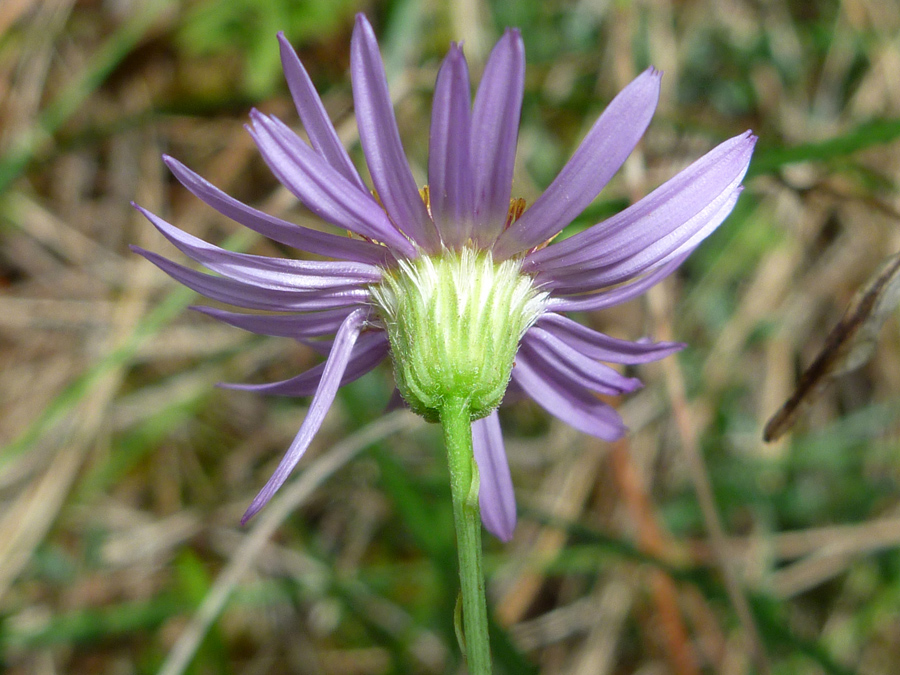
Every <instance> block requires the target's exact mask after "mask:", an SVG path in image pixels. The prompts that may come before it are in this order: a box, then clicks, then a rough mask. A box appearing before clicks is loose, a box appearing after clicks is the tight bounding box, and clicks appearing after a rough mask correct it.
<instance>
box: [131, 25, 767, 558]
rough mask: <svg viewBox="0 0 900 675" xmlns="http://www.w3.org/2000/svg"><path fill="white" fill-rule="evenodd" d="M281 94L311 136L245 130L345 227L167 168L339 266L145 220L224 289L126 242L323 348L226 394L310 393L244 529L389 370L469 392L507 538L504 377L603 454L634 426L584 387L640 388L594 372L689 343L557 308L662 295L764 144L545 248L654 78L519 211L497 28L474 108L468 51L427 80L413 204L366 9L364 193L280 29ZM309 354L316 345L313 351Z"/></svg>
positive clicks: (305, 195) (515, 83) (243, 316)
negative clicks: (358, 393) (361, 386)
mask: <svg viewBox="0 0 900 675" xmlns="http://www.w3.org/2000/svg"><path fill="white" fill-rule="evenodd" d="M279 39H280V43H281V57H282V62H283V65H284V71H285V75H286V78H287V82H288V86H289V88H290V91H291V94H292V96H293V99H294V102H295V104H296V106H297V110H298V112H299V115H300V119H301V121H302V123H303V126H304V128H305V129H306V133H307V135H308V137H309V143H307V142H306V141H304V140H303V139H301V138H300V137H299V136H298V135H296V134H295V133H294V132H293V131H292V130H291V129H290V128H288V127H287V126H286V125H285V124H283V123H282V122H281V121H279V120H278V119H276V118H275V117H272V116H267V115H264V114H262V113H260V112H257V111H253V112H252V114H251V119H252V126H251V127H249V131H250V134H251V135H252V136H253V139H254V140H255V141H256V144H257V146H258V147H259V151H260V153H261V154H262V157H263V159H264V160H265V161H266V163H267V164H268V165H269V167H270V168H271V170H272V172H273V173H274V174H275V176H276V177H277V178H278V179H279V180H280V181H281V182H282V183H283V184H284V185H285V186H286V187H287V188H288V189H289V190H290V191H291V192H292V193H293V194H294V195H295V196H296V197H297V199H299V200H300V202H302V203H303V204H304V205H305V206H306V207H307V208H308V209H309V210H310V211H312V212H314V213H315V214H317V215H318V216H319V217H321V218H322V219H323V220H325V221H327V222H329V223H331V224H333V225H335V226H337V227H338V228H341V229H344V230H349V231H350V232H352V233H355V234H356V235H359V236H358V237H345V236H340V235H337V234H331V233H323V232H319V231H315V230H311V229H307V228H304V227H301V226H298V225H295V224H292V223H289V222H287V221H284V220H281V219H279V218H275V217H273V216H270V215H267V214H265V213H263V212H261V211H258V210H256V209H254V208H251V207H250V206H247V205H246V204H242V203H240V202H238V201H237V200H235V199H233V198H232V197H229V196H228V195H226V194H225V193H223V192H222V191H221V190H219V189H218V188H216V187H214V186H213V185H211V184H210V183H208V182H207V181H205V180H204V179H203V178H201V177H200V176H198V175H197V174H195V173H194V172H192V171H191V170H190V169H188V168H187V167H185V166H184V165H182V164H181V163H179V162H178V161H177V160H175V159H172V158H170V157H166V158H165V162H166V164H167V165H168V166H169V168H170V169H171V170H172V172H173V173H174V175H175V177H176V178H177V179H178V180H179V181H180V182H181V183H182V184H183V185H184V186H185V187H186V188H187V189H188V190H190V191H191V192H192V193H193V194H194V195H196V196H197V197H199V198H200V199H201V200H203V201H204V202H206V203H207V204H209V205H210V206H212V207H213V208H214V209H216V210H218V211H219V212H221V213H223V214H224V215H226V216H228V217H229V218H231V219H233V220H235V221H237V222H238V223H240V224H242V225H244V226H246V227H248V228H250V229H252V230H255V231H257V232H259V233H261V234H263V235H265V236H266V237H269V238H271V239H273V240H275V241H278V242H280V243H282V244H285V245H287V246H291V247H293V248H296V249H299V250H301V251H306V252H308V253H313V254H316V255H319V256H324V257H327V258H331V259H333V260H329V261H302V260H294V259H282V258H271V257H265V256H257V255H248V254H242V253H234V252H231V251H226V250H224V249H221V248H219V247H216V246H214V245H212V244H209V243H207V242H204V241H202V240H200V239H197V238H196V237H193V236H191V235H190V234H187V233H186V232H183V231H181V230H179V229H178V228H176V227H174V226H173V225H170V224H169V223H167V222H165V221H164V220H162V219H161V218H159V217H157V216H155V215H154V214H152V213H149V212H148V211H146V210H144V209H141V208H140V207H137V208H139V209H140V210H141V212H142V213H143V214H144V215H145V216H146V217H147V218H148V219H149V220H150V222H151V223H153V224H154V225H155V226H156V227H157V228H158V229H159V230H160V232H162V234H163V235H164V236H165V237H166V238H167V239H169V241H171V242H172V243H173V244H174V245H175V246H176V247H177V248H179V249H180V250H181V251H182V252H183V253H185V254H186V255H187V256H188V257H190V258H192V259H193V260H195V261H197V262H199V263H201V264H202V265H203V266H205V267H206V268H208V269H209V270H211V271H213V272H216V273H218V275H220V276H214V275H209V274H205V273H201V272H197V271H194V270H191V269H189V268H186V267H183V266H181V265H179V264H177V263H174V262H171V261H169V260H167V259H165V258H163V257H161V256H159V255H157V254H154V253H151V252H148V251H144V250H141V249H136V250H137V251H138V252H139V253H141V254H142V255H144V256H145V257H146V258H147V259H148V260H150V261H151V262H153V263H154V264H156V265H157V266H158V267H160V268H161V269H162V270H163V271H165V272H166V273H167V274H169V275H170V276H172V277H173V278H175V279H176V280H178V281H180V282H181V283H183V284H185V285H186V286H189V287H190V288H192V289H194V290H196V291H198V292H199V293H201V294H203V295H205V296H207V297H209V298H212V299H214V300H219V301H223V302H226V303H229V304H231V305H235V306H237V307H241V308H245V309H251V310H264V311H267V312H269V313H267V314H250V313H240V312H230V311H224V310H219V309H212V308H202V307H201V308H198V309H199V310H200V311H202V312H204V313H206V314H208V315H209V316H212V317H213V318H215V319H218V320H220V321H224V322H226V323H229V324H231V325H234V326H237V327H240V328H243V329H246V330H249V331H252V332H255V333H260V334H264V335H275V336H285V337H292V338H295V339H306V338H324V344H326V345H327V346H328V356H327V359H326V360H325V362H324V363H322V364H320V365H318V366H316V367H314V368H311V369H310V370H308V371H306V372H304V373H302V374H300V375H297V376H296V377H293V378H290V379H288V380H284V381H281V382H274V383H270V384H262V385H228V386H231V387H233V388H237V389H245V390H251V391H257V392H263V393H270V394H280V395H287V396H310V395H311V396H312V403H311V404H310V407H309V412H308V413H307V416H306V418H305V419H304V420H303V423H302V425H301V427H300V431H299V432H298V434H297V436H296V438H295V439H294V441H293V443H292V444H291V446H290V448H289V449H288V451H287V453H286V454H285V456H284V459H283V460H282V461H281V463H280V465H279V466H278V468H277V470H276V471H275V473H274V475H273V476H272V477H271V478H270V479H269V482H268V483H267V484H266V485H265V487H264V488H263V489H262V491H260V493H259V494H258V495H257V497H256V498H255V499H254V500H253V503H252V504H251V505H250V508H249V509H248V511H247V513H246V515H245V516H244V519H245V520H246V519H248V518H250V517H252V516H253V515H254V514H255V513H256V512H257V511H259V509H261V508H262V507H263V506H264V505H265V504H266V502H268V500H269V499H270V498H271V497H272V495H273V494H274V493H275V492H276V491H277V490H278V488H279V487H280V486H281V485H282V484H283V483H284V481H285V480H286V478H287V477H288V475H289V474H290V472H291V471H292V469H293V468H294V466H296V464H297V462H298V461H299V460H300V457H301V456H302V455H303V453H304V451H305V450H306V448H307V447H308V446H309V444H310V442H311V441H312V438H313V436H314V435H315V433H316V432H317V431H318V429H319V427H320V426H321V424H322V421H323V419H324V417H325V414H326V413H327V411H328V408H329V407H330V405H331V403H332V401H333V400H334V397H335V394H336V392H337V390H338V388H339V387H340V386H341V385H342V384H345V383H347V382H350V381H352V380H355V379H356V378H358V377H361V376H362V375H364V374H365V373H367V372H369V371H370V370H372V369H373V368H374V367H375V366H376V365H378V364H379V363H380V362H381V361H383V360H384V359H385V358H387V357H388V356H389V355H391V356H392V358H393V361H394V372H395V374H396V377H397V381H398V386H399V388H400V391H401V393H402V394H403V396H404V398H405V399H406V400H407V402H408V403H409V404H410V406H411V407H412V408H413V409H414V410H416V411H417V412H419V413H420V414H423V415H424V416H426V417H427V418H432V419H433V418H435V417H436V414H437V412H436V411H438V410H439V407H440V402H441V400H442V397H443V396H446V395H448V393H447V392H451V393H452V392H459V391H463V392H467V394H466V395H467V396H470V397H471V405H470V410H471V412H472V419H473V423H472V434H473V443H474V454H475V460H476V462H477V464H478V468H479V474H480V492H479V501H480V504H481V510H482V518H483V521H484V524H485V526H486V527H487V529H488V530H490V531H491V532H492V533H494V534H495V535H496V536H498V537H499V538H501V539H504V540H506V539H508V538H509V537H511V536H512V532H513V529H514V527H515V522H516V509H515V499H514V496H513V489H512V482H511V479H510V473H509V467H508V464H507V461H506V455H505V451H504V448H503V439H502V436H501V433H500V426H499V421H498V417H497V411H496V407H497V405H499V403H500V400H501V399H502V397H503V394H504V392H505V391H506V388H507V386H508V384H509V383H510V379H511V381H512V382H513V383H515V385H517V387H518V388H519V389H520V390H521V391H523V392H524V393H525V394H527V395H528V396H530V397H531V398H533V399H534V400H535V401H536V402H537V403H538V404H539V405H540V406H542V407H544V408H545V409H546V410H547V411H548V412H549V413H551V414H552V415H555V416H556V417H559V418H560V419H562V420H564V421H566V422H568V423H569V424H571V425H572V426H573V427H575V428H576V429H579V430H581V431H583V432H585V433H587V434H590V435H593V436H596V437H598V438H601V439H605V440H614V439H617V438H619V437H621V436H622V435H623V434H624V433H625V430H626V429H625V426H624V424H623V422H622V420H621V419H620V417H619V415H618V414H617V413H616V412H615V410H614V409H613V408H612V407H610V406H609V405H607V404H606V403H604V402H602V401H600V400H599V399H598V398H597V397H596V396H595V394H598V393H601V394H621V393H625V392H630V391H633V390H635V389H636V388H638V387H639V386H640V382H639V381H638V380H636V379H634V378H629V377H625V376H623V375H621V374H619V373H618V372H617V371H616V370H614V369H613V368H611V367H610V366H608V365H605V364H604V363H601V362H602V361H605V362H609V363H617V364H637V363H645V362H648V361H653V360H656V359H660V358H663V357H664V356H667V355H669V354H672V353H673V352H676V351H678V350H679V349H681V348H682V347H683V345H682V344H680V343H671V342H658V343H653V342H649V341H643V340H642V341H638V342H628V341H623V340H618V339H614V338H612V337H609V336H607V335H604V334H602V333H599V332H596V331H594V330H592V329H589V328H587V327H585V326H582V325H581V324H579V323H577V322H575V321H573V320H572V319H570V318H567V317H566V316H565V313H566V312H571V311H590V310H597V309H602V308H605V307H610V306H613V305H616V304H619V303H622V302H625V301H626V300H630V299H632V298H634V297H636V296H638V295H640V294H642V293H644V292H645V291H646V290H647V289H648V288H650V287H651V286H653V285H654V284H656V283H658V282H659V281H661V280H662V279H664V278H665V277H666V276H668V275H669V274H670V273H672V272H673V271H674V270H675V269H676V268H677V267H678V265H679V264H681V262H682V261H684V259H685V258H686V257H687V256H688V255H689V254H690V253H691V251H693V249H694V248H695V247H696V246H697V245H698V244H699V243H700V242H701V241H702V240H703V239H704V238H706V237H707V236H708V235H709V234H710V233H711V232H712V231H713V230H715V229H716V227H718V226H719V224H720V223H721V222H722V221H723V220H724V219H725V217H726V216H727V215H728V214H729V213H730V212H731V210H732V208H733V207H734V204H735V202H736V200H737V198H738V195H739V194H740V191H741V180H742V179H743V176H744V174H745V173H746V170H747V166H748V164H749V161H750V156H751V154H752V151H753V146H754V143H755V141H756V138H755V137H754V136H753V135H751V134H750V133H749V132H747V133H744V134H742V135H740V136H736V137H734V138H732V139H730V140H727V141H725V142H724V143H722V144H720V145H719V146H717V147H716V148H714V149H713V150H712V151H710V152H709V153H707V154H706V155H704V156H703V157H701V158H700V159H699V160H697V161H696V162H694V163H693V164H692V165H690V166H689V167H688V168H686V169H684V170H683V171H682V172H680V173H679V174H677V175H676V176H675V177H673V178H672V179H670V180H669V181H668V182H666V183H664V184H663V185H662V186H660V187H659V188H657V189H656V190H654V191H653V192H651V193H650V194H649V195H647V196H646V197H645V198H643V199H641V200H640V201H638V202H637V203H635V204H633V205H632V206H630V207H628V208H627V209H625V210H624V211H622V212H621V213H619V214H617V215H615V216H613V217H611V218H609V219H607V220H605V221H603V222H600V223H598V224H596V225H594V226H592V227H589V228H588V229H586V230H584V231H583V232H580V233H579V234H576V235H574V236H572V237H569V238H568V239H565V240H564V241H561V242H558V243H552V244H550V245H546V246H545V245H544V244H545V243H546V242H547V241H548V240H549V239H551V238H552V237H554V236H555V235H556V234H558V233H559V232H560V231H561V230H562V229H563V228H564V227H566V225H568V224H569V223H570V222H571V221H572V220H573V219H574V218H575V217H577V216H578V215H579V214H580V213H581V212H582V211H583V210H584V208H585V207H586V206H587V205H588V204H590V203H591V202H592V201H593V200H594V198H595V197H596V196H597V194H598V193H599V192H600V190H601V189H602V188H603V187H604V186H605V185H606V183H607V182H608V181H609V180H610V178H611V177H612V175H613V174H614V173H615V172H616V171H617V170H618V169H619V167H620V166H621V165H622V163H623V162H624V161H625V159H626V158H627V157H628V155H629V154H630V153H631V151H632V150H633V149H634V147H635V145H636V144H637V143H638V141H639V140H640V138H641V136H642V135H643V133H644V130H645V129H646V127H647V125H648V124H649V122H650V118H651V117H652V115H653V112H654V109H655V107H656V103H657V100H658V97H659V81H660V76H661V74H660V73H659V72H658V71H656V70H654V69H653V68H650V69H648V70H647V71H645V72H644V73H642V74H641V75H640V76H638V77H637V79H635V80H634V81H633V82H631V84H629V85H628V86H627V87H626V88H625V89H624V90H623V91H622V92H621V93H620V94H619V95H618V96H616V97H615V99H613V101H612V102H611V103H610V104H609V106H608V107H607V108H606V110H605V111H604V112H603V114H602V115H601V116H600V118H599V119H598V120H597V122H596V123H595V124H594V126H593V128H592V129H591V130H590V131H589V132H588V134H587V136H586V137H585V138H584V140H583V141H582V143H581V145H580V146H579V148H578V149H577V150H576V151H575V153H574V155H573V156H572V158H571V159H570V160H569V161H568V163H567V164H566V165H565V166H564V167H563V169H562V171H560V173H559V175H558V176H557V177H556V179H555V180H554V181H553V182H552V183H551V184H550V186H549V187H548V188H547V190H546V191H545V192H544V194H543V195H542V196H541V197H539V198H538V199H537V200H536V201H535V202H534V203H533V204H532V205H531V206H530V207H529V208H527V209H525V210H524V211H523V209H522V203H521V200H517V199H512V174H513V165H514V159H515V151H516V138H517V132H518V123H519V112H520V109H521V103H522V95H523V89H524V69H525V56H524V48H523V45H522V39H521V36H520V35H519V32H518V31H517V30H513V29H510V30H507V31H506V33H505V34H504V35H503V37H502V38H501V39H500V40H499V41H498V43H497V44H496V46H495V47H494V49H493V51H492V52H491V55H490V58H489V59H488V62H487V65H486V67H485V71H484V75H483V77H482V79H481V83H480V85H479V87H478V90H477V93H476V95H475V99H474V103H473V102H472V100H471V97H470V89H469V86H470V85H469V74H468V67H467V64H466V59H465V57H464V55H463V52H462V49H461V47H460V46H459V45H456V44H454V45H451V47H450V52H449V54H448V55H447V56H446V58H445V59H444V62H443V64H442V65H441V68H440V71H439V73H438V77H437V82H436V85H435V94H434V105H433V111H432V120H431V134H430V147H429V160H428V187H427V189H424V190H422V191H421V192H420V189H419V186H418V185H417V184H416V182H415V180H414V178H413V175H412V172H411V171H410V168H409V165H408V163H407V161H406V157H405V154H404V151H403V147H402V145H401V141H400V135H399V132H398V129H397V124H396V121H395V118H394V113H393V109H392V107H391V102H390V97H389V93H388V87H387V81H386V78H385V74H384V69H383V66H382V63H381V57H380V54H379V51H378V45H377V43H376V41H375V35H374V32H373V31H372V28H371V26H370V25H369V23H368V22H367V21H366V19H365V17H363V16H362V15H359V16H358V17H357V20H356V26H355V30H354V32H353V38H352V43H351V75H352V80H353V99H354V104H355V108H356V117H357V123H358V125H359V134H360V140H361V143H362V149H363V153H364V154H365V158H366V163H367V164H368V168H369V172H370V174H371V176H372V181H373V183H374V188H375V194H377V198H376V197H375V196H373V193H372V192H370V190H369V188H368V187H367V186H366V184H365V183H364V182H363V180H362V179H361V178H360V175H359V173H358V172H357V170H356V168H355V167H354V166H353V163H352V162H351V160H350V158H349V156H348V154H347V151H346V150H345V149H344V147H343V146H342V145H341V143H340V141H339V140H338V136H337V134H336V133H335V130H334V127H333V125H332V124H331V122H330V121H329V119H328V117H327V115H326V113H325V110H324V107H323V106H322V102H321V100H320V98H319V96H318V95H317V93H316V91H315V89H314V88H313V86H312V83H311V81H310V79H309V76H308V75H307V73H306V71H305V70H304V68H303V66H302V65H301V63H300V61H299V60H298V58H297V56H296V54H295V53H294V51H293V50H292V49H291V47H290V46H289V44H288V43H287V41H286V40H285V38H284V36H283V35H281V36H279ZM320 343H321V342H320Z"/></svg>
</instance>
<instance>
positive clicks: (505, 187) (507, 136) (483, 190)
mask: <svg viewBox="0 0 900 675" xmlns="http://www.w3.org/2000/svg"><path fill="white" fill-rule="evenodd" d="M524 92H525V45H524V43H523V42H522V35H521V34H520V33H519V31H518V30H516V29H514V28H508V29H507V30H506V32H505V33H504V34H503V37H502V38H500V41H499V42H497V44H496V45H495V46H494V49H493V51H491V56H490V58H489V59H488V62H487V65H486V66H485V69H484V75H482V77H481V83H480V84H479V85H478V92H477V93H476V94H475V105H474V108H473V110H472V141H471V157H472V175H473V181H474V189H475V222H476V223H477V227H478V229H477V230H476V232H475V236H476V238H477V241H478V243H479V244H481V245H482V246H485V247H486V246H490V245H492V244H493V243H494V241H495V240H496V238H497V237H498V236H499V234H500V232H501V231H502V229H503V226H504V225H505V223H506V216H507V214H508V213H509V199H510V195H511V193H512V177H513V169H514V168H515V160H516V139H517V138H518V134H519V115H520V113H521V111H522V96H523V94H524Z"/></svg>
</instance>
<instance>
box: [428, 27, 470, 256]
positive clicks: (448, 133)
mask: <svg viewBox="0 0 900 675" xmlns="http://www.w3.org/2000/svg"><path fill="white" fill-rule="evenodd" d="M471 118H472V112H471V94H470V92H469V68H468V66H467V65H466V57H465V56H464V55H463V53H462V49H461V48H460V47H459V45H457V44H456V43H454V44H452V45H450V53H449V54H447V57H446V58H445V59H444V62H443V64H441V69H440V71H439V72H438V76H437V82H436V83H435V86H434V102H433V104H432V110H431V137H430V139H429V148H428V188H429V190H430V195H431V215H432V217H433V218H434V224H435V225H436V226H437V228H438V232H439V233H440V235H441V241H442V242H443V244H444V246H447V247H449V248H458V247H460V246H462V245H463V244H464V243H465V242H466V240H467V239H468V238H469V237H471V236H472V223H473V213H472V208H473V202H472V198H473V197H472V190H473V187H472V164H471V162H470V159H469V138H470V134H471V126H472V119H471Z"/></svg>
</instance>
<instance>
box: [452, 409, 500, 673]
mask: <svg viewBox="0 0 900 675" xmlns="http://www.w3.org/2000/svg"><path fill="white" fill-rule="evenodd" d="M470 415H471V413H470V411H469V402H468V400H467V399H463V398H453V399H448V400H445V401H444V405H443V407H442V409H441V426H443V428H444V443H445V444H446V445H447V456H448V460H449V464H450V489H451V492H452V494H453V520H454V521H455V523H456V543H457V549H458V551H459V581H460V586H461V588H462V607H463V628H464V633H465V639H466V659H467V661H468V665H469V673H470V674H471V675H490V672H491V647H490V641H489V637H488V622H487V601H486V600H485V594H484V569H483V566H482V562H481V516H480V514H479V511H478V467H477V466H476V464H475V458H474V455H473V454H472V420H471V416H470Z"/></svg>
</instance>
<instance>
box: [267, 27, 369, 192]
mask: <svg viewBox="0 0 900 675" xmlns="http://www.w3.org/2000/svg"><path fill="white" fill-rule="evenodd" d="M278 44H279V46H280V49H281V65H282V67H283V68H284V79H285V80H286V81H287V85H288V89H290V90H291V97H292V98H293V99H294V105H295V106H296V107H297V112H298V113H299V115H300V121H301V122H303V128H304V129H306V134H307V135H308V136H309V141H310V143H312V146H313V147H314V148H315V149H316V152H318V153H319V154H320V155H321V156H322V157H323V158H324V159H325V161H326V162H328V163H329V164H330V165H331V167H332V168H333V169H335V170H336V171H337V172H338V173H340V174H341V175H342V176H343V177H344V178H346V179H347V180H349V181H350V182H351V183H355V184H356V186H357V187H358V188H359V189H360V190H363V191H365V190H366V184H365V183H363V181H362V178H360V177H359V173H358V172H357V170H356V167H354V166H353V162H352V161H351V160H350V155H348V154H347V150H346V148H344V146H343V144H342V143H341V140H340V138H338V135H337V132H336V131H335V130H334V125H333V124H332V123H331V120H330V119H328V113H326V112H325V106H323V105H322V99H321V98H319V94H318V93H317V92H316V88H315V87H314V86H313V83H312V80H310V79H309V75H308V74H307V72H306V68H304V67H303V64H302V63H300V59H299V58H297V53H296V52H295V51H294V48H293V47H291V44H290V43H289V42H288V40H287V38H286V37H285V36H284V33H279V34H278Z"/></svg>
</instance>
